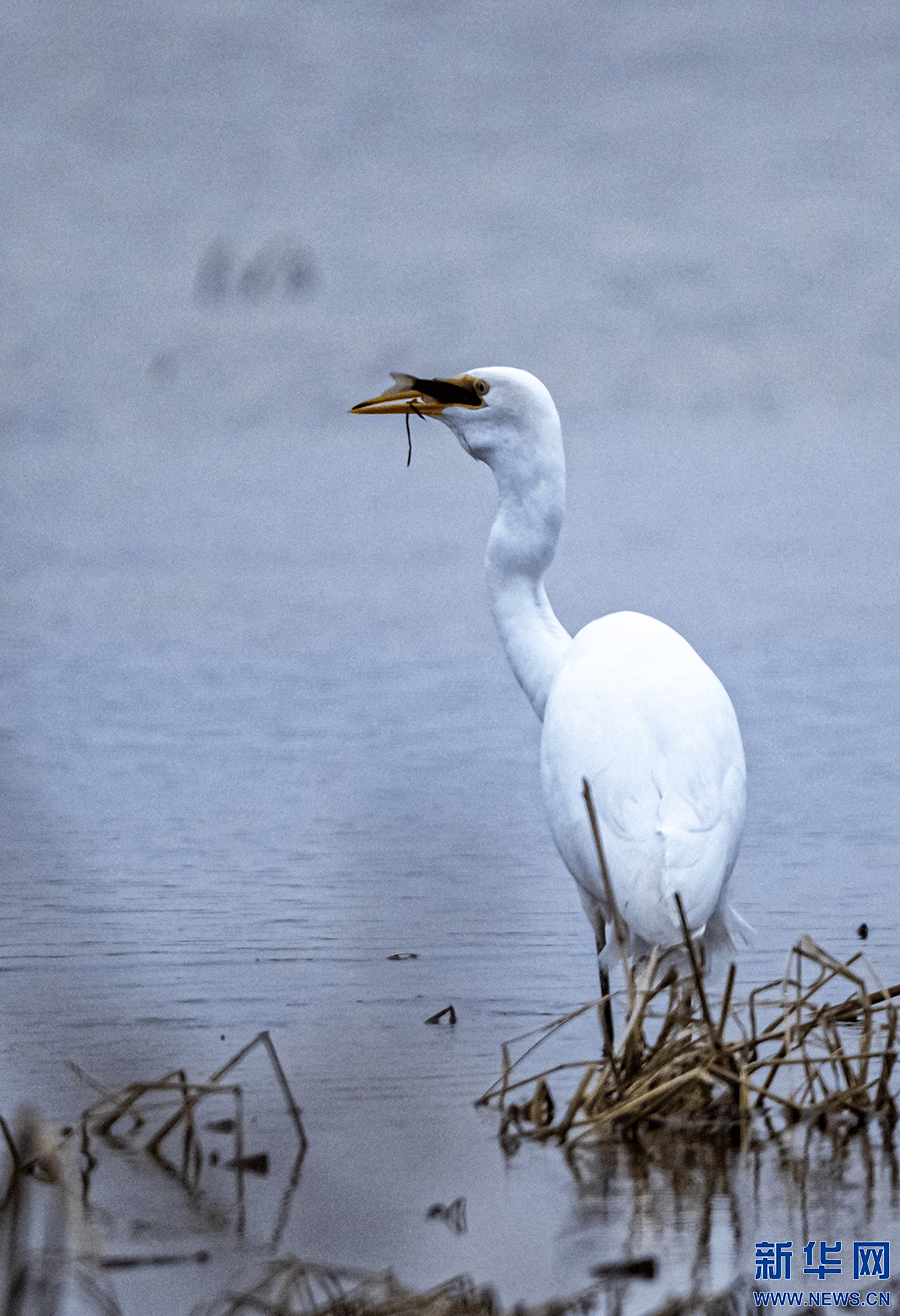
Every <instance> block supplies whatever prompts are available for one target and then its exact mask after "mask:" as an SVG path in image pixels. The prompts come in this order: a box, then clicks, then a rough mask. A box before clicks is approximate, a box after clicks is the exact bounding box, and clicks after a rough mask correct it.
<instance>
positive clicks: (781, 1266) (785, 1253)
mask: <svg viewBox="0 0 900 1316" xmlns="http://www.w3.org/2000/svg"><path fill="white" fill-rule="evenodd" d="M869 1246H878V1247H882V1246H886V1244H880V1243H879V1244H877V1245H876V1244H870V1245H869ZM792 1247H793V1244H792V1243H757V1245H756V1278H757V1279H790V1277H791V1248H792Z"/></svg>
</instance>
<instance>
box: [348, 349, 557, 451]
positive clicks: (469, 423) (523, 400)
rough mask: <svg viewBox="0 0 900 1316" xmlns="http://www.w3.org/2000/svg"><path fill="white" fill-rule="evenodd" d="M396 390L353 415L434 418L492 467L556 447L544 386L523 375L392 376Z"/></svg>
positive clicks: (489, 371) (495, 371)
mask: <svg viewBox="0 0 900 1316" xmlns="http://www.w3.org/2000/svg"><path fill="white" fill-rule="evenodd" d="M393 379H394V387H393V388H389V389H388V390H387V391H386V392H385V393H382V394H380V395H379V396H378V397H377V398H369V399H368V401H366V402H360V403H358V404H357V406H355V407H354V408H353V414H354V415H357V416H361V415H379V414H382V413H388V414H405V415H407V416H408V415H410V414H416V415H420V416H433V417H434V418H435V419H436V420H440V421H442V422H443V424H445V425H446V426H447V427H448V428H449V429H451V430H452V431H453V433H454V434H455V435H456V437H457V439H458V440H459V442H460V444H461V445H462V447H463V448H465V450H466V452H468V453H469V454H470V455H471V456H472V457H475V458H477V459H478V460H479V461H483V462H486V463H487V464H488V466H492V467H494V468H496V466H497V465H498V463H502V462H503V459H504V457H506V456H509V455H511V454H513V455H516V456H517V457H518V458H519V459H520V460H521V459H522V458H523V457H525V456H526V455H528V456H530V455H532V453H533V451H534V449H535V446H541V447H544V448H546V447H547V445H548V444H549V445H550V446H551V447H552V448H553V449H556V448H557V447H559V448H560V452H561V439H560V434H559V416H558V415H557V412H556V407H555V406H554V405H553V399H552V398H551V396H550V394H549V393H548V392H547V390H546V388H545V387H544V385H543V384H542V383H541V381H540V380H539V379H536V378H535V377H534V375H530V374H529V373H528V371H527V370H516V369H514V368H513V367H512V366H486V367H484V368H483V369H481V370H470V371H467V372H466V373H465V374H464V375H454V376H453V377H451V378H448V379H418V378H416V376H415V375H401V374H394V375H393Z"/></svg>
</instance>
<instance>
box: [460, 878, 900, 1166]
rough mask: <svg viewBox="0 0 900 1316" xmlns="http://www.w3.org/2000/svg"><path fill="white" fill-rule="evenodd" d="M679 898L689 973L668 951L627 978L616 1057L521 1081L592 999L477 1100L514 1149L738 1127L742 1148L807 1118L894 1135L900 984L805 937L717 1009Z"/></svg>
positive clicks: (506, 1066)
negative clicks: (877, 979) (558, 1088)
mask: <svg viewBox="0 0 900 1316" xmlns="http://www.w3.org/2000/svg"><path fill="white" fill-rule="evenodd" d="M676 901H677V902H678V908H679V913H680V914H681V917H682V926H683V930H684V934H685V950H686V953H687V957H688V963H689V965H690V971H689V972H688V973H686V974H684V973H681V974H680V973H678V972H677V970H676V968H675V967H674V966H671V967H669V968H668V969H667V970H666V971H665V972H663V971H662V970H661V968H660V965H659V961H658V959H657V956H656V954H655V953H654V955H653V956H652V957H651V960H650V962H649V964H648V965H647V966H646V968H645V969H644V971H643V972H641V973H637V972H635V971H634V970H628V977H629V980H628V999H629V1011H628V1017H627V1019H626V1023H625V1028H624V1031H623V1033H622V1035H621V1037H620V1039H619V1041H618V1044H617V1045H616V1047H615V1050H614V1052H613V1054H611V1055H609V1056H607V1057H605V1058H604V1059H601V1060H588V1061H571V1062H566V1063H562V1064H559V1065H554V1066H552V1067H550V1068H547V1069H544V1070H542V1071H540V1072H538V1073H533V1072H532V1073H530V1074H528V1076H527V1077H526V1076H524V1075H523V1073H522V1071H523V1069H524V1063H523V1062H525V1060H526V1059H527V1058H528V1057H532V1056H533V1053H534V1051H535V1050H536V1048H538V1047H540V1046H541V1045H542V1044H543V1043H545V1042H546V1041H547V1040H548V1039H549V1038H550V1037H551V1036H553V1035H555V1034H558V1033H559V1032H560V1030H561V1029H564V1028H565V1027H566V1026H567V1025H568V1024H570V1023H571V1022H572V1021H573V1020H574V1019H576V1018H577V1017H578V1016H579V1015H581V1014H583V1013H584V1012H585V1011H587V1010H590V1009H593V1008H594V1006H593V1005H586V1006H582V1007H581V1009H580V1010H576V1011H573V1012H572V1013H571V1014H570V1015H567V1016H564V1017H563V1018H562V1019H558V1020H556V1022H555V1023H553V1024H551V1025H550V1026H549V1027H548V1028H546V1029H543V1030H542V1031H541V1033H540V1035H539V1036H538V1038H537V1040H536V1041H534V1042H533V1043H532V1044H531V1045H529V1046H528V1048H527V1050H525V1051H524V1052H523V1053H522V1054H521V1055H520V1056H519V1057H518V1059H516V1060H515V1061H513V1060H511V1059H510V1052H509V1047H508V1046H504V1048H503V1072H502V1074H501V1076H500V1078H499V1079H498V1080H497V1081H496V1082H495V1083H494V1084H492V1085H491V1087H490V1088H489V1089H488V1090H487V1092H485V1093H484V1095H483V1096H482V1097H481V1098H479V1101H478V1102H477V1103H476V1104H478V1105H488V1104H492V1103H494V1104H496V1105H497V1106H498V1107H499V1109H500V1112H501V1127H500V1138H501V1142H502V1144H503V1146H504V1148H505V1149H506V1150H508V1151H512V1150H514V1149H515V1147H516V1146H518V1143H519V1141H520V1140H521V1138H523V1137H524V1138H530V1139H532V1140H535V1141H544V1140H548V1139H554V1140H555V1141H556V1142H558V1143H561V1144H562V1143H564V1144H566V1145H567V1147H569V1148H574V1147H575V1146H577V1145H578V1144H579V1143H585V1142H600V1141H602V1140H605V1139H607V1138H608V1137H610V1136H612V1135H614V1134H628V1133H629V1132H636V1131H637V1130H638V1129H640V1128H642V1127H643V1128H658V1127H661V1126H665V1127H670V1128H673V1129H675V1128H680V1129H682V1130H684V1131H686V1132H691V1133H695V1134H707V1135H708V1134H711V1133H713V1132H717V1133H721V1132H722V1131H723V1130H725V1131H727V1132H728V1133H729V1136H730V1137H731V1138H732V1140H733V1141H735V1142H738V1143H740V1144H742V1145H745V1144H746V1143H747V1141H748V1140H750V1139H751V1138H753V1137H758V1136H763V1137H771V1136H774V1135H775V1134H776V1133H778V1132H780V1131H781V1130H782V1129H784V1128H785V1127H786V1126H788V1125H791V1124H797V1123H799V1122H800V1121H808V1122H810V1123H815V1124H817V1125H818V1126H819V1127H820V1128H822V1129H823V1130H825V1129H827V1128H829V1127H832V1126H834V1125H835V1123H837V1124H841V1125H843V1126H845V1127H848V1128H853V1127H857V1128H859V1127H862V1126H863V1125H864V1124H865V1123H866V1122H867V1121H868V1120H869V1119H871V1118H872V1117H873V1116H879V1117H881V1118H882V1119H883V1120H884V1121H885V1123H886V1125H887V1127H888V1128H893V1125H894V1124H895V1122H896V1119H897V1109H896V1104H895V1099H894V1095H893V1093H892V1091H891V1076H892V1071H893V1067H894V1063H895V1060H896V1051H895V1042H896V1035H897V1008H896V1006H895V1005H894V1003H893V1002H894V1000H895V998H896V997H897V996H900V985H898V986H895V987H891V988H888V989H886V990H884V989H879V990H871V989H870V988H869V987H867V985H866V982H865V980H864V978H863V977H862V976H861V975H860V974H859V972H858V971H855V970H854V968H853V965H854V964H855V963H856V961H857V960H858V959H859V958H860V956H859V955H855V956H852V957H851V958H850V959H849V960H847V961H846V963H842V962H841V961H840V960H837V959H835V958H834V956H832V955H829V953H828V952H827V951H825V950H823V949H822V948H821V947H820V946H818V945H816V943H815V942H814V941H813V940H812V939H811V938H810V937H808V936H803V937H801V938H800V940H799V941H798V942H797V944H796V945H795V946H794V947H793V949H792V951H791V953H790V956H789V958H788V963H787V967H786V969H785V973H784V976H783V977H782V978H780V979H776V980H775V981H773V982H770V983H766V984H765V985H764V986H762V987H759V988H757V989H756V990H755V991H753V992H751V993H750V996H749V998H748V1000H747V1001H746V1002H745V1003H743V1004H742V1005H740V1006H739V1005H736V1004H734V1003H733V1000H732V994H733V989H734V979H735V966H734V965H733V964H732V965H731V968H730V971H729V974H728V981H727V985H726V988H725V991H724V993H723V995H722V998H721V1000H720V1001H719V1002H717V1003H716V1005H715V1008H713V1003H712V1002H711V1001H710V998H709V994H708V992H707V984H706V977H705V972H704V968H703V965H702V962H701V961H700V958H699V957H698V955H697V953H696V951H695V948H694V945H693V942H692V940H691V938H690V936H689V934H688V931H687V925H686V923H685V922H684V915H683V910H682V908H681V902H680V899H679V898H678V897H677V896H676ZM848 986H849V987H850V988H851V991H850V994H849V995H847V996H839V997H838V999H837V1000H835V1001H832V999H829V995H828V994H826V989H829V992H830V994H832V995H833V993H834V992H835V990H836V989H839V988H843V989H844V990H846V989H847V987H848ZM605 1003H606V998H604V1000H603V1001H601V1002H598V1008H600V1009H601V1010H602V1008H603V1006H604V1005H605ZM660 1003H662V1008H661V1009H660ZM601 1023H602V1014H601ZM532 1063H533V1061H532ZM551 1078H553V1079H554V1083H555V1084H557V1085H558V1084H560V1083H562V1085H563V1087H564V1088H565V1089H567V1091H568V1096H567V1098H566V1099H565V1100H563V1101H560V1100H558V1099H557V1097H555V1096H554V1095H553V1093H552V1091H551V1088H550V1079H551ZM573 1082H574V1090H572V1084H573ZM511 1097H512V1098H513V1100H510V1098H511Z"/></svg>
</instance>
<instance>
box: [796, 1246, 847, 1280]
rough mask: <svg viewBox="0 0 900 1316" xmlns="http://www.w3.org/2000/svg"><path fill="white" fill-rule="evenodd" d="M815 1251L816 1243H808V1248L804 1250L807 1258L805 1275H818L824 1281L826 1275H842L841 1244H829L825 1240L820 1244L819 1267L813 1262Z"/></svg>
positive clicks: (804, 1269) (804, 1268)
mask: <svg viewBox="0 0 900 1316" xmlns="http://www.w3.org/2000/svg"><path fill="white" fill-rule="evenodd" d="M815 1250H816V1244H815V1241H813V1242H812V1243H807V1245H806V1247H805V1248H804V1249H803V1255H804V1256H805V1257H806V1265H805V1266H804V1267H803V1273H804V1275H818V1277H819V1279H824V1278H825V1276H826V1275H840V1273H841V1257H840V1252H841V1245H840V1243H832V1244H828V1243H826V1242H825V1241H824V1240H823V1241H822V1242H821V1243H820V1244H819V1264H818V1265H816V1264H815V1262H814V1261H813V1257H814V1255H815Z"/></svg>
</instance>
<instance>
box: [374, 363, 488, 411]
mask: <svg viewBox="0 0 900 1316" xmlns="http://www.w3.org/2000/svg"><path fill="white" fill-rule="evenodd" d="M391 376H392V378H393V380H394V386H393V388H389V389H387V391H386V392H384V393H380V394H379V395H378V397H377V398H369V399H368V400H367V401H366V402H357V404H356V406H355V407H351V408H350V411H351V414H352V415H354V416H396V415H407V416H408V415H410V414H411V413H415V414H416V415H418V416H439V415H440V414H441V412H442V411H443V410H444V408H445V407H483V406H484V402H483V401H482V392H481V391H480V390H479V389H478V388H477V387H476V385H477V384H479V383H481V381H480V380H475V379H473V378H472V376H471V375H457V376H456V377H455V378H454V379H416V377H415V375H401V374H398V373H395V372H394V371H391ZM482 387H483V391H486V386H482Z"/></svg>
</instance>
